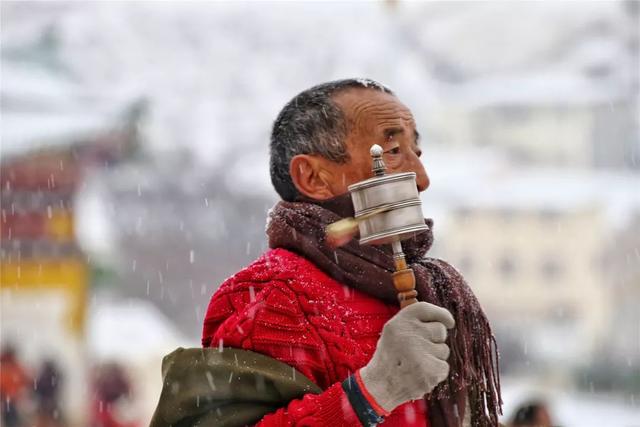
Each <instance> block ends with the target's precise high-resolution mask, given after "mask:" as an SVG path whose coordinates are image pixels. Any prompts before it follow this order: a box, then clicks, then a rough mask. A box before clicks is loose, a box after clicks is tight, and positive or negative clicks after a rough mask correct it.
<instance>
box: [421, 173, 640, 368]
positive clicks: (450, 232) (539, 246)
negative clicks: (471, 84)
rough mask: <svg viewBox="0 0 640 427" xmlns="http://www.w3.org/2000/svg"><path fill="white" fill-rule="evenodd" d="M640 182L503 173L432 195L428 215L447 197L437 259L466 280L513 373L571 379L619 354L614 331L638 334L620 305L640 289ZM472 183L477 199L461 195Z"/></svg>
mask: <svg viewBox="0 0 640 427" xmlns="http://www.w3.org/2000/svg"><path fill="white" fill-rule="evenodd" d="M462 181H464V179H463V180H462ZM637 183H638V180H637V178H635V176H634V175H633V174H616V173H613V174H600V175H591V174H589V173H580V172H575V171H574V172H571V171H559V170H553V169H544V170H539V169H534V170H519V171H518V173H517V174H516V173H515V172H514V171H509V170H508V169H506V170H500V169H499V168H498V170H494V171H493V173H480V174H479V175H478V176H475V177H474V181H468V182H467V183H466V184H465V183H464V182H461V181H457V180H453V179H450V180H449V181H447V183H446V184H445V185H444V187H450V189H451V191H448V190H447V188H441V189H438V190H436V193H435V194H434V195H433V197H432V198H431V199H429V197H428V196H427V200H428V201H427V203H426V206H427V209H429V208H428V207H429V205H433V206H434V207H435V206H437V204H438V200H440V201H442V200H443V199H444V200H446V201H443V202H442V203H443V205H445V206H446V207H447V210H446V211H447V213H446V214H444V215H443V217H444V218H446V220H445V221H444V224H442V225H444V227H442V226H441V227H440V230H439V232H438V233H437V234H436V237H437V240H436V242H437V243H438V244H437V247H436V249H437V254H438V256H442V257H444V258H445V259H448V260H450V261H451V262H452V263H453V264H454V265H455V266H456V267H458V268H459V269H460V270H461V271H462V272H463V273H464V274H465V277H466V278H467V280H468V281H469V283H470V284H471V285H472V287H473V288H474V291H475V292H476V293H477V295H478V298H479V299H480V301H481V302H482V304H483V306H484V307H485V308H486V310H487V312H488V313H489V315H490V317H491V318H492V319H493V322H494V327H495V329H496V331H497V333H498V335H499V338H500V339H501V340H502V341H501V342H500V344H501V347H503V349H504V352H503V358H504V359H505V360H504V362H505V368H507V370H509V368H514V369H517V368H518V367H520V368H523V367H526V368H528V366H529V365H530V364H535V365H538V366H542V367H549V366H555V367H556V368H555V369H558V368H560V369H561V370H562V369H564V371H565V372H569V371H568V369H567V368H570V367H577V366H584V365H587V364H588V363H589V361H591V360H593V358H594V357H595V356H596V353H598V352H599V351H600V350H601V349H602V348H609V349H610V350H611V351H614V348H613V343H614V341H615V339H614V336H613V335H612V333H611V331H613V330H616V329H618V328H619V329H620V330H623V331H624V332H621V333H620V335H626V336H627V337H628V336H629V334H633V331H634V328H635V327H636V323H635V321H633V315H631V314H630V313H627V314H628V316H627V318H626V323H620V319H619V317H620V315H621V313H620V311H619V310H618V309H617V308H616V307H617V306H626V304H624V303H622V304H621V303H620V302H621V301H626V300H627V298H628V297H629V296H631V294H632V293H633V292H636V291H637V288H638V282H637V281H638V278H637V277H634V276H633V275H634V274H635V273H636V271H635V270H636V268H635V265H636V264H634V262H632V261H631V259H630V257H631V256H634V255H633V254H634V252H633V251H634V249H633V248H637V247H638V246H640V238H639V237H640V236H638V235H637V232H636V231H635V228H634V227H637V224H636V223H634V220H633V212H634V211H635V212H638V211H640V196H639V195H638V194H637V192H636V188H637V187H636V186H637ZM462 185H467V187H468V190H469V193H466V194H467V195H466V196H465V197H463V198H460V197H459V196H457V195H456V194H455V187H457V186H462ZM468 194H472V195H468ZM436 224H437V223H436ZM436 227H437V225H436ZM443 228H444V229H443ZM436 230H437V231H438V229H436ZM622 236H624V237H622ZM623 248H624V249H623ZM621 252H624V254H625V255H624V256H623V255H622V254H621ZM625 259H626V260H629V261H626V262H627V263H629V264H627V266H626V268H620V266H619V264H620V263H624V262H625V261H624V260H625ZM611 260H615V261H611ZM614 270H616V271H617V272H616V273H612V272H613V271H614ZM632 270H634V271H632ZM623 278H624V279H623ZM623 282H624V284H622V283H623ZM616 284H617V285H616ZM632 289H634V291H632ZM615 301H619V302H618V303H616V302H615ZM523 331H526V332H525V333H523ZM502 345H503V346H502ZM513 346H516V349H515V350H514V349H513ZM514 359H517V360H516V361H515V363H514Z"/></svg>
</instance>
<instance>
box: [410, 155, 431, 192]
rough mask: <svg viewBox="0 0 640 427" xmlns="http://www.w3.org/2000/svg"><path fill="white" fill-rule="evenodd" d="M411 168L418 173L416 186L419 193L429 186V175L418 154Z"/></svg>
mask: <svg viewBox="0 0 640 427" xmlns="http://www.w3.org/2000/svg"><path fill="white" fill-rule="evenodd" d="M409 170H410V171H411V172H415V173H416V186H417V187H418V192H419V193H421V192H423V191H424V190H426V189H427V188H429V183H430V181H429V175H427V171H426V170H425V168H424V165H423V164H422V162H421V161H420V158H419V157H418V156H414V159H413V161H412V162H411V166H410V168H409Z"/></svg>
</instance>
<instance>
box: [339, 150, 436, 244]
mask: <svg viewBox="0 0 640 427" xmlns="http://www.w3.org/2000/svg"><path fill="white" fill-rule="evenodd" d="M371 155H372V157H373V158H374V167H373V172H374V173H375V174H376V175H377V176H374V177H373V178H370V179H367V180H366V181H362V182H359V183H357V184H353V185H350V186H349V187H348V189H349V192H350V193H351V200H352V202H353V207H354V209H355V218H356V220H357V219H358V218H361V217H364V218H362V219H361V220H359V221H358V228H359V231H360V244H363V245H364V244H366V245H381V244H388V243H392V242H394V241H399V240H404V239H407V238H410V237H412V236H413V235H414V234H415V233H419V232H422V231H426V230H428V229H429V227H427V225H426V224H425V222H424V215H423V213H422V202H421V200H420V196H419V195H418V187H417V185H416V174H415V173H414V172H403V173H395V174H390V175H385V174H384V164H383V163H382V149H381V148H380V147H379V146H377V145H374V146H373V147H372V148H371ZM375 210H382V211H381V212H380V213H376V214H375V215H371V212H373V211H375Z"/></svg>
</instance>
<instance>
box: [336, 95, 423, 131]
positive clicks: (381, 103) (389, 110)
mask: <svg viewBox="0 0 640 427" xmlns="http://www.w3.org/2000/svg"><path fill="white" fill-rule="evenodd" d="M333 101H334V102H335V103H336V104H337V105H338V106H339V107H340V108H341V109H342V111H343V113H344V114H345V117H346V119H347V123H348V125H349V127H350V128H352V129H353V130H359V131H367V132H372V131H376V130H377V129H379V128H384V127H389V126H392V127H393V126H395V127H406V128H409V129H415V120H414V118H413V114H411V110H409V108H407V106H405V105H404V104H403V103H402V102H400V100H399V99H398V98H397V97H396V96H395V95H392V94H390V93H386V92H381V91H378V90H373V89H365V88H362V89H360V88H356V89H348V90H345V91H343V92H340V93H338V94H336V95H334V96H333Z"/></svg>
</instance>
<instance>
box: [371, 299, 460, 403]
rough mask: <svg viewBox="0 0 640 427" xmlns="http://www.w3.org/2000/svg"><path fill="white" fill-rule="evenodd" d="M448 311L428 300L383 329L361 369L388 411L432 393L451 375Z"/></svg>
mask: <svg viewBox="0 0 640 427" xmlns="http://www.w3.org/2000/svg"><path fill="white" fill-rule="evenodd" d="M454 326H455V321H454V319H453V316H452V315H451V313H449V311H448V310H446V309H444V308H442V307H438V306H436V305H433V304H429V303H427V302H418V303H414V304H411V305H409V306H407V307H405V308H403V309H402V310H400V311H399V312H398V313H397V314H396V315H395V316H393V317H392V318H391V319H390V320H389V321H388V322H387V323H386V324H385V325H384V328H383V329H382V336H381V337H380V339H379V340H378V344H377V346H376V351H375V353H374V354H373V357H372V358H371V360H370V361H369V363H368V364H367V366H365V367H363V368H362V369H361V370H360V376H361V378H362V382H363V383H364V386H365V387H366V389H367V391H368V392H369V393H370V394H371V396H372V397H373V398H374V399H375V400H376V402H377V403H378V404H379V405H380V406H381V407H382V408H383V409H384V410H385V411H388V412H391V411H392V410H393V409H394V408H396V407H397V406H399V405H401V404H403V403H405V402H408V401H410V400H415V399H420V398H421V397H423V396H424V395H425V394H427V393H429V392H431V390H433V389H434V388H435V386H436V385H438V384H439V383H440V382H442V381H443V380H444V379H446V378H447V376H448V375H449V364H448V363H447V359H448V358H449V346H448V345H447V344H445V340H446V339H447V329H451V328H453V327H454Z"/></svg>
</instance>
